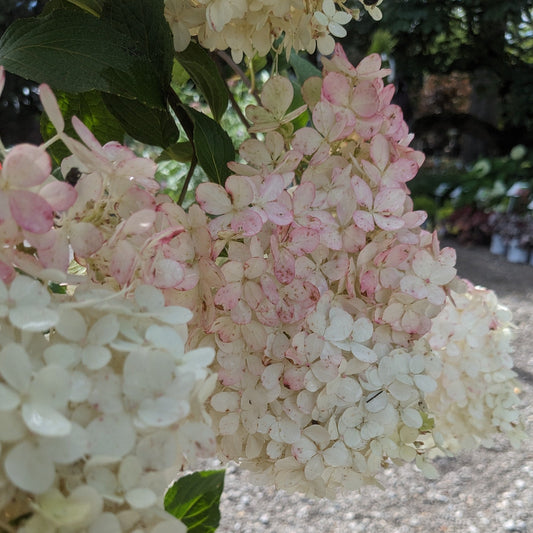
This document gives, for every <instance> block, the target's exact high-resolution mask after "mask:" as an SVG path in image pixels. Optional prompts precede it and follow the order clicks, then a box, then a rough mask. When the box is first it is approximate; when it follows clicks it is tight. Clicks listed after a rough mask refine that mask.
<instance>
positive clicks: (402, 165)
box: [383, 159, 418, 185]
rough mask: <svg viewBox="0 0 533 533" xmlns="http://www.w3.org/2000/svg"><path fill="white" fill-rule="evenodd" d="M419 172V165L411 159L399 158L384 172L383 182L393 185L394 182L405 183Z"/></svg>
mask: <svg viewBox="0 0 533 533" xmlns="http://www.w3.org/2000/svg"><path fill="white" fill-rule="evenodd" d="M417 172H418V165H417V163H416V162H415V161H411V160H410V159H399V160H398V161H395V162H394V163H392V164H391V165H390V166H389V168H388V169H387V170H386V171H385V174H383V182H384V183H387V184H390V185H393V184H394V183H398V182H399V183H405V182H406V181H409V180H410V179H413V178H414V177H415V176H416V173H417Z"/></svg>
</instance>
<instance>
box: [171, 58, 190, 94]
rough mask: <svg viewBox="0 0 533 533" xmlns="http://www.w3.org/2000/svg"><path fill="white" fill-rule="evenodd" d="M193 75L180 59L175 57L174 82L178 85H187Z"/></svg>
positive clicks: (173, 67) (173, 66)
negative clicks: (182, 64)
mask: <svg viewBox="0 0 533 533" xmlns="http://www.w3.org/2000/svg"><path fill="white" fill-rule="evenodd" d="M190 79H191V77H190V76H189V73H188V72H187V71H186V70H185V69H184V68H183V67H182V66H181V64H180V63H179V61H178V60H177V59H175V58H174V63H173V65H172V83H174V84H176V86H177V87H182V86H183V85H185V84H186V83H187V82H188V81H189V80H190Z"/></svg>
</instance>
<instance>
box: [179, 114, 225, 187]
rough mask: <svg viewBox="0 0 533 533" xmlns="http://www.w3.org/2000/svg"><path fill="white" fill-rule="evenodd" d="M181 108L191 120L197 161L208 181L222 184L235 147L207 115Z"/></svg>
mask: <svg viewBox="0 0 533 533" xmlns="http://www.w3.org/2000/svg"><path fill="white" fill-rule="evenodd" d="M183 109H184V110H185V111H186V113H187V114H188V115H189V117H190V119H191V120H192V121H193V124H194V130H193V143H194V149H195V150H196V157H197V158H198V163H199V164H200V166H201V167H202V168H203V169H204V171H205V173H206V174H207V177H208V178H209V180H210V181H213V182H215V183H218V184H220V185H224V182H225V181H226V178H227V177H228V176H229V175H230V174H231V172H230V170H229V168H228V166H227V164H228V163H229V162H230V161H233V160H234V159H235V149H234V148H233V143H232V142H231V139H230V137H229V135H228V134H227V133H226V132H225V131H224V130H223V129H222V128H221V127H220V125H219V124H218V123H217V122H215V121H214V120H213V119H212V118H209V117H208V116H207V115H204V114H203V113H200V112H199V111H196V110H195V109H192V108H190V107H185V106H183Z"/></svg>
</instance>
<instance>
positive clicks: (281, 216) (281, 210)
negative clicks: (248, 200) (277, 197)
mask: <svg viewBox="0 0 533 533" xmlns="http://www.w3.org/2000/svg"><path fill="white" fill-rule="evenodd" d="M264 210H265V213H266V215H267V217H268V218H269V220H271V221H272V222H274V224H276V225H278V226H286V225H287V224H290V223H291V222H292V220H293V216H292V212H291V210H290V209H289V208H288V207H287V206H285V205H283V204H282V203H280V202H269V203H268V204H266V205H265V207H264Z"/></svg>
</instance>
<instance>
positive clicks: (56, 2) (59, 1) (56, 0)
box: [41, 0, 78, 16]
mask: <svg viewBox="0 0 533 533" xmlns="http://www.w3.org/2000/svg"><path fill="white" fill-rule="evenodd" d="M55 9H74V10H76V9H78V8H77V7H76V6H75V5H74V4H72V3H71V2H70V1H69V0H49V1H48V2H47V4H46V5H45V6H44V7H43V10H42V12H41V14H42V15H43V16H44V15H48V13H51V12H52V11H54V10H55Z"/></svg>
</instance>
